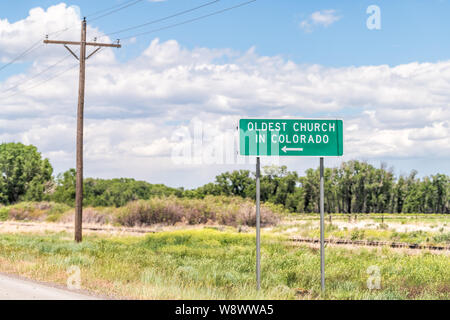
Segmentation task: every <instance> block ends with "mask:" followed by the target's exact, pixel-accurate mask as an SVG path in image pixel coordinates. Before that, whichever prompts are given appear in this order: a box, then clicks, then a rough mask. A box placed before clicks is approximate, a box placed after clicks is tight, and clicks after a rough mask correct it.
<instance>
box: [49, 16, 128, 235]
mask: <svg viewBox="0 0 450 320" xmlns="http://www.w3.org/2000/svg"><path fill="white" fill-rule="evenodd" d="M44 43H46V44H62V45H64V47H65V48H66V49H67V50H69V52H70V53H71V54H72V55H73V56H74V57H75V58H76V59H77V60H79V61H80V79H79V87H78V112H77V165H76V168H77V181H76V195H75V241H76V242H81V241H82V239H83V236H82V223H83V121H84V88H85V79H86V60H87V59H89V58H90V57H92V56H93V55H94V54H95V53H97V52H98V51H99V50H100V48H102V47H113V48H120V47H121V45H120V44H110V43H97V42H86V18H84V19H83V21H82V22H81V41H80V42H76V41H60V40H48V39H46V40H44ZM67 45H79V46H80V57H78V56H77V55H76V54H75V53H74V52H73V51H72V50H71V49H70V48H69V47H68V46H67ZM87 46H93V47H97V48H96V49H95V50H94V51H93V52H92V53H91V54H90V55H89V56H88V57H86V47H87Z"/></svg>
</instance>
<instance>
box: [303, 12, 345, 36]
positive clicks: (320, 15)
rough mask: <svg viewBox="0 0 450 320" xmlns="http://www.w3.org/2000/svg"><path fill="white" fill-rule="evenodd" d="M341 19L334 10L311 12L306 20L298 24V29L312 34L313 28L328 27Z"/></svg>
mask: <svg viewBox="0 0 450 320" xmlns="http://www.w3.org/2000/svg"><path fill="white" fill-rule="evenodd" d="M341 18H342V17H341V16H338V15H337V13H336V10H333V9H328V10H322V11H316V12H313V13H312V14H311V15H310V16H309V17H308V18H307V19H305V20H302V21H301V22H300V27H301V28H302V29H303V30H305V31H306V32H312V30H313V29H314V27H315V26H322V27H328V26H330V25H332V24H333V23H335V22H337V21H339V20H340V19H341Z"/></svg>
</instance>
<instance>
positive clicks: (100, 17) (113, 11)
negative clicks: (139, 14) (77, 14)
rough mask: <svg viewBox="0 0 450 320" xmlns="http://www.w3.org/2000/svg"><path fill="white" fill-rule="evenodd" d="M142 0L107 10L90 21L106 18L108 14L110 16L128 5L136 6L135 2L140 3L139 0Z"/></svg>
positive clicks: (135, 0)
mask: <svg viewBox="0 0 450 320" xmlns="http://www.w3.org/2000/svg"><path fill="white" fill-rule="evenodd" d="M142 1H143V0H134V1H133V2H131V3H128V4H126V5H124V6H122V7H120V8H117V9H114V10H112V11H109V12H107V13H105V14H102V15H100V16H98V17H95V18H93V19H91V20H90V21H91V22H92V21H96V20H99V19H102V18H104V17H106V16H109V15H111V14H113V13H116V12H118V11H121V10H123V9H126V8H128V7H131V6H134V5H135V4H138V3H139V2H142Z"/></svg>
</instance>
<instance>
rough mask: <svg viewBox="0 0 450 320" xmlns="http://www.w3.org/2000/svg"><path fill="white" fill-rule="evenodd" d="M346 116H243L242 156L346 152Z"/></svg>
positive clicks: (333, 154)
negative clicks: (271, 117) (314, 117)
mask: <svg viewBox="0 0 450 320" xmlns="http://www.w3.org/2000/svg"><path fill="white" fill-rule="evenodd" d="M343 140H344V139H343V122H342V120H325V119H318V120H312V119H240V120H239V154H240V155H242V156H342V155H343V153H344V146H343V143H344V141H343Z"/></svg>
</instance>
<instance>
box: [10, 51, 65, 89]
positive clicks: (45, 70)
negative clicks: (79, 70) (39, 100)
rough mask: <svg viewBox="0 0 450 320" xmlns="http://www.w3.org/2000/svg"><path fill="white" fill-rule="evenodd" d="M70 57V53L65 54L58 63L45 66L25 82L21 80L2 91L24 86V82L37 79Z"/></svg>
mask: <svg viewBox="0 0 450 320" xmlns="http://www.w3.org/2000/svg"><path fill="white" fill-rule="evenodd" d="M69 57H70V56H68V55H67V56H65V57H64V58H63V59H61V60H59V61H57V62H56V63H54V64H52V65H50V66H48V67H47V68H45V69H44V70H42V71H41V72H38V73H36V74H34V75H33V76H32V77H30V78H28V79H27V80H25V81H23V82H20V83H18V84H16V85H15V86H12V87H10V88H8V89H6V90H5V91H3V92H2V93H6V92H8V91H11V90H14V89H16V88H18V87H20V86H22V85H23V84H25V83H27V82H30V81H31V80H33V79H36V78H37V77H39V76H40V75H42V74H44V73H45V72H47V71H48V70H50V69H52V68H54V67H56V66H57V65H59V64H61V63H62V62H64V61H65V60H67V59H68V58H69Z"/></svg>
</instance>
